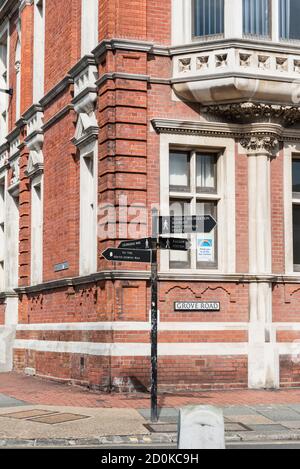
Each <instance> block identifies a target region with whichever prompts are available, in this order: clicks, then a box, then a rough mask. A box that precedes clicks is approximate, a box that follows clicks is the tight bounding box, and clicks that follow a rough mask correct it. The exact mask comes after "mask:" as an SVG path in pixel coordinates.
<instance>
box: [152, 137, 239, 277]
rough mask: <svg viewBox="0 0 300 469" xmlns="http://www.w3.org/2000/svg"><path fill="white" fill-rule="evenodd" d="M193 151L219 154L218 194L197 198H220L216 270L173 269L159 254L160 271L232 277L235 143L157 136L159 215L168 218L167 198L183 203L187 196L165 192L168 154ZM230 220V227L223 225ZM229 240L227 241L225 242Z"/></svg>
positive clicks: (209, 138)
mask: <svg viewBox="0 0 300 469" xmlns="http://www.w3.org/2000/svg"><path fill="white" fill-rule="evenodd" d="M179 148H180V149H183V150H184V149H185V150H191V149H192V148H193V149H196V150H197V151H199V152H203V153H208V152H211V153H219V154H220V156H219V159H218V164H219V168H218V174H219V194H201V193H200V194H197V198H198V199H203V200H213V199H218V198H220V201H219V205H218V240H217V241H218V251H217V259H218V266H217V267H215V268H210V269H207V268H200V269H199V268H197V267H196V265H195V263H194V265H193V264H192V265H191V267H189V268H186V269H185V268H181V269H176V268H172V267H171V266H170V265H169V257H170V253H169V252H168V251H161V253H160V269H161V271H162V272H166V273H172V274H174V275H179V276H181V275H184V274H192V275H193V276H195V275H196V276H197V275H200V276H201V275H203V274H204V275H213V274H221V273H222V274H227V273H236V214H235V199H236V193H235V170H236V168H235V141H234V139H233V138H231V137H228V138H227V137H224V138H222V137H211V136H207V137H206V136H199V135H194V136H193V135H184V134H177V135H172V134H167V133H166V134H161V136H160V188H161V190H160V214H161V215H162V216H164V215H165V216H168V215H169V201H170V196H171V194H172V197H174V198H176V196H177V195H178V196H179V197H178V198H179V199H187V198H188V194H187V193H185V192H183V193H178V194H177V193H174V194H173V193H171V194H170V192H169V163H168V161H169V154H170V150H171V149H179ZM228 219H230V220H231V223H227V220H228ZM229 240H230V241H229Z"/></svg>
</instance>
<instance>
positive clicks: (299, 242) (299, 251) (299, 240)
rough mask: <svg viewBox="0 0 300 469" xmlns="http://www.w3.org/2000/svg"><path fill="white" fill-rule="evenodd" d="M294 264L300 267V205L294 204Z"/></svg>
mask: <svg viewBox="0 0 300 469" xmlns="http://www.w3.org/2000/svg"><path fill="white" fill-rule="evenodd" d="M293 243H294V244H293V248H294V265H298V266H299V267H300V205H294V206H293Z"/></svg>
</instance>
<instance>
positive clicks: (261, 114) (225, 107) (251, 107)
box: [202, 102, 300, 127]
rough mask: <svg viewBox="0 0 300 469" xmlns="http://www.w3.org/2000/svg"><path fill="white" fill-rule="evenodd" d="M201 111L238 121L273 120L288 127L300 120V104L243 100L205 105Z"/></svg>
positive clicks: (227, 119) (230, 120)
mask: <svg viewBox="0 0 300 469" xmlns="http://www.w3.org/2000/svg"><path fill="white" fill-rule="evenodd" d="M202 112H204V113H206V114H210V115H213V116H215V117H218V118H221V119H223V120H226V121H229V122H239V123H249V122H253V123H255V122H274V123H279V124H281V125H283V126H285V127H289V126H291V125H294V124H295V123H296V122H299V121H300V106H288V105H286V106H284V105H277V104H264V103H252V102H245V103H233V104H219V105H218V104H216V105H211V106H205V107H203V108H202Z"/></svg>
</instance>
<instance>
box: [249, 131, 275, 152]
mask: <svg viewBox="0 0 300 469" xmlns="http://www.w3.org/2000/svg"><path fill="white" fill-rule="evenodd" d="M240 144H241V146H242V147H243V148H244V149H245V150H246V151H247V154H248V155H256V154H257V155H261V154H267V155H268V156H273V155H274V154H275V153H276V152H277V151H278V144H279V141H278V137H277V136H276V135H268V134H260V133H259V134H256V133H253V134H250V135H245V136H243V137H242V138H241V139H240Z"/></svg>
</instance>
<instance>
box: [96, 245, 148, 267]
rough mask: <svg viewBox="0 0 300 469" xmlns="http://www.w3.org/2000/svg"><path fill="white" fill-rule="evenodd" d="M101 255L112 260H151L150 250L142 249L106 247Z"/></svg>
mask: <svg viewBox="0 0 300 469" xmlns="http://www.w3.org/2000/svg"><path fill="white" fill-rule="evenodd" d="M103 257H105V259H106V260H107V261H113V262H142V263H143V262H146V263H148V264H149V262H151V251H150V250H148V251H145V250H143V249H114V248H109V249H106V251H104V253H103Z"/></svg>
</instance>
